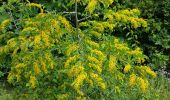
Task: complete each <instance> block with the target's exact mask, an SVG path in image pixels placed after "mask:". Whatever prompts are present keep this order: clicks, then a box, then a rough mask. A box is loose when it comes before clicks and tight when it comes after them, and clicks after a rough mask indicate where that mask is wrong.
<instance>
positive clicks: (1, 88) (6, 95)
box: [0, 81, 14, 100]
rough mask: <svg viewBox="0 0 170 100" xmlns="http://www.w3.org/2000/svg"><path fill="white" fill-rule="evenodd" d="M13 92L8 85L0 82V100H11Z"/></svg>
mask: <svg viewBox="0 0 170 100" xmlns="http://www.w3.org/2000/svg"><path fill="white" fill-rule="evenodd" d="M13 94H14V90H13V88H11V87H9V85H8V84H7V83H6V82H4V81H0V100H13Z"/></svg>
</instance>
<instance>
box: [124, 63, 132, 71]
mask: <svg viewBox="0 0 170 100" xmlns="http://www.w3.org/2000/svg"><path fill="white" fill-rule="evenodd" d="M130 69H131V65H130V64H127V65H125V68H124V69H123V72H124V73H127V72H129V70H130Z"/></svg>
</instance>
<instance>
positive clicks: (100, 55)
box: [91, 49, 105, 61]
mask: <svg viewBox="0 0 170 100" xmlns="http://www.w3.org/2000/svg"><path fill="white" fill-rule="evenodd" d="M91 53H94V54H96V55H97V56H98V57H99V60H101V61H102V60H103V59H104V58H105V56H104V54H103V53H102V52H101V51H99V50H97V49H93V50H91Z"/></svg>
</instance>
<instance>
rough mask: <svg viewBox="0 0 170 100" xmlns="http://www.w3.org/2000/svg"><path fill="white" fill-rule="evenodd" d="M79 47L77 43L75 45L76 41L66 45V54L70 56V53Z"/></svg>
mask: <svg viewBox="0 0 170 100" xmlns="http://www.w3.org/2000/svg"><path fill="white" fill-rule="evenodd" d="M78 49H79V45H77V44H76V43H73V44H70V45H69V46H68V47H67V50H66V52H65V53H66V55H67V56H70V54H71V53H72V52H74V51H76V50H78Z"/></svg>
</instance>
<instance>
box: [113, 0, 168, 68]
mask: <svg viewBox="0 0 170 100" xmlns="http://www.w3.org/2000/svg"><path fill="white" fill-rule="evenodd" d="M116 5H117V6H116V8H117V9H125V8H127V7H128V8H138V9H140V11H142V13H141V17H143V18H146V19H147V22H148V27H147V28H146V29H141V28H138V29H136V31H134V30H133V29H131V28H130V29H129V28H123V30H121V29H120V28H119V29H118V30H117V31H118V32H119V33H120V34H122V35H119V36H121V37H123V38H126V39H128V41H129V42H131V44H133V45H138V46H141V47H142V48H143V49H144V53H145V54H146V55H147V56H148V57H149V59H148V60H147V61H148V62H149V63H150V66H151V67H152V68H154V69H155V70H159V69H162V68H164V69H165V68H166V69H169V65H170V63H169V59H170V56H169V55H170V54H169V50H170V45H169V42H170V35H169V31H170V29H169V26H170V23H169V22H170V20H169V19H170V13H169V10H170V6H169V5H170V1H169V0H163V1H159V0H142V1H132V0H126V1H122V0H120V1H118V2H117V3H116ZM125 32H126V33H127V34H126V36H125V34H124V33H125ZM144 34H145V35H144Z"/></svg>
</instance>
